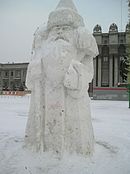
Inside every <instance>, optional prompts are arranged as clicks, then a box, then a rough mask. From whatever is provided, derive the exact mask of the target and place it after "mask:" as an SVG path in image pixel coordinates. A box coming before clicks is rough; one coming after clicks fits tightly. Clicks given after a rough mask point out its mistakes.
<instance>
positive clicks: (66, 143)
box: [25, 0, 98, 155]
mask: <svg viewBox="0 0 130 174" xmlns="http://www.w3.org/2000/svg"><path fill="white" fill-rule="evenodd" d="M33 49H34V51H33V58H32V60H31V62H30V64H29V67H28V72H27V81H26V84H27V87H28V88H29V89H31V91H32V94H31V103H30V111H29V118H28V122H27V127H26V135H25V145H26V146H27V147H28V148H31V149H32V150H33V151H41V152H44V151H48V152H53V153H56V154H63V153H65V152H67V153H80V154H83V155H86V154H89V153H91V152H93V148H94V135H93V128H92V123H91V113H90V104H89V102H90V99H89V96H88V92H87V90H88V87H89V82H91V80H92V78H93V58H94V57H95V56H96V55H97V54H98V49H97V45H96V42H95V39H94V37H93V36H92V35H91V34H90V33H89V32H88V31H87V30H86V28H85V26H84V22H83V19H82V17H81V16H80V15H79V14H78V12H77V10H76V7H75V5H74V4H73V2H72V0H61V1H60V2H59V4H58V6H57V8H56V10H55V11H53V12H52V13H51V14H50V16H49V19H48V24H47V27H43V28H41V29H38V30H37V32H36V34H35V38H34V44H33Z"/></svg>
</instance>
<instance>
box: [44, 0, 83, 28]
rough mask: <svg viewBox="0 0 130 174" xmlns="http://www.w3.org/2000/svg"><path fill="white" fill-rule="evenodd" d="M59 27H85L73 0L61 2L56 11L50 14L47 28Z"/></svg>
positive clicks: (62, 0) (61, 0)
mask: <svg viewBox="0 0 130 174" xmlns="http://www.w3.org/2000/svg"><path fill="white" fill-rule="evenodd" d="M57 25H70V26H73V27H75V28H78V27H79V26H84V22H83V18H82V17H81V16H80V15H79V14H78V11H77V9H76V7H75V5H74V3H73V1H72V0H60V2H59V4H58V5H57V7H56V10H55V11H53V12H51V13H50V15H49V19H48V24H47V28H48V29H51V28H52V27H54V26H57Z"/></svg>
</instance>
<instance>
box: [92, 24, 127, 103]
mask: <svg viewBox="0 0 130 174" xmlns="http://www.w3.org/2000/svg"><path fill="white" fill-rule="evenodd" d="M128 31H129V26H128V25H127V26H126V31H125V32H118V27H117V25H116V24H114V23H113V24H111V25H110V27H109V32H108V33H102V28H101V26H99V25H96V26H95V27H94V30H93V35H94V37H95V39H96V41H97V44H98V48H99V55H98V56H97V57H96V58H95V59H94V70H95V74H94V80H93V97H94V98H95V99H113V100H117V99H122V100H127V99H128V94H127V90H126V88H121V87H118V83H119V82H120V83H124V82H126V81H127V72H126V66H125V65H126V62H127V60H126V59H127V52H126V50H127V48H128Z"/></svg>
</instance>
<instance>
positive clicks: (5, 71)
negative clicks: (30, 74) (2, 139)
mask: <svg viewBox="0 0 130 174" xmlns="http://www.w3.org/2000/svg"><path fill="white" fill-rule="evenodd" d="M27 66H28V63H7V64H0V90H12V91H15V90H24V89H25V81H26V73H27Z"/></svg>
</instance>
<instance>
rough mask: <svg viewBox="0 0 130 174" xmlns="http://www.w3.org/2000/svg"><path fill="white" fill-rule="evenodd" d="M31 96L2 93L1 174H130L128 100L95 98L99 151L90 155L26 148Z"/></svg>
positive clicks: (94, 113) (93, 105) (94, 123)
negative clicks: (26, 126)
mask: <svg viewBox="0 0 130 174" xmlns="http://www.w3.org/2000/svg"><path fill="white" fill-rule="evenodd" d="M29 101H30V96H25V97H14V96H0V174H129V173H130V165H129V161H130V129H129V125H130V109H128V102H127V101H101V100H100V101H98V100H96V101H93V100H92V101H91V106H92V108H91V109H92V123H93V127H94V132H95V152H94V154H93V156H87V157H86V158H85V157H83V156H81V155H77V154H73V155H69V154H65V155H64V157H63V158H62V159H59V158H58V157H57V156H55V155H52V154H50V153H47V152H46V153H43V154H40V153H32V152H30V151H28V150H26V149H25V148H24V130H25V125H26V122H27V115H28V110H29Z"/></svg>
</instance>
